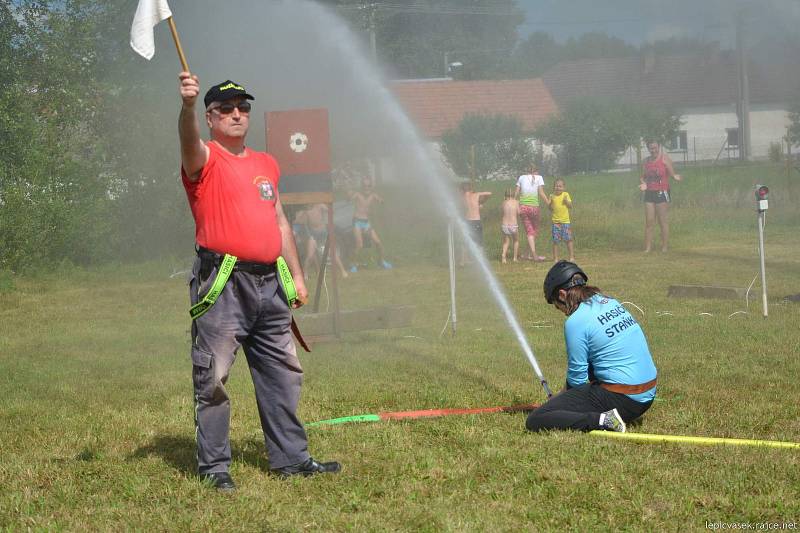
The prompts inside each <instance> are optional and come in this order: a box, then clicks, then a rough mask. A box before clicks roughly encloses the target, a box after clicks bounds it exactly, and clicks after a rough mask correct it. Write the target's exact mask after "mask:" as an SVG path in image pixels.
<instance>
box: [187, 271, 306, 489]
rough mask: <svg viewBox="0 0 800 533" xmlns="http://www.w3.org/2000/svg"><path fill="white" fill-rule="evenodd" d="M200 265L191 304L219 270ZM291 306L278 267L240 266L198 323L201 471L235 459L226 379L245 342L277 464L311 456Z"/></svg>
mask: <svg viewBox="0 0 800 533" xmlns="http://www.w3.org/2000/svg"><path fill="white" fill-rule="evenodd" d="M199 270H200V260H199V258H198V259H197V260H196V261H195V263H194V268H193V269H192V274H193V276H192V281H191V282H190V283H189V294H190V300H191V303H192V305H194V304H195V303H196V302H197V301H198V299H199V298H200V296H203V295H205V293H206V292H207V291H208V289H209V288H210V286H211V284H212V282H213V281H214V278H215V276H216V275H217V269H216V268H214V270H213V271H212V272H211V274H210V275H209V276H208V278H207V279H203V280H200V279H199V277H200V274H199ZM291 320H292V319H291V310H290V309H289V305H288V303H287V302H286V299H285V296H284V294H283V290H282V289H281V288H280V285H279V283H278V279H277V275H276V274H275V273H272V274H268V275H256V274H250V273H247V272H240V271H234V272H233V273H232V274H231V277H230V279H229V280H228V283H227V284H226V285H225V289H224V290H223V291H222V293H221V294H220V295H219V298H218V299H217V302H216V303H215V304H214V306H213V307H211V309H209V310H208V311H207V312H206V313H205V314H204V315H202V316H200V317H199V318H197V319H196V320H195V321H194V322H193V324H192V352H191V355H192V365H193V368H192V380H193V382H194V398H195V432H196V438H197V469H198V473H200V474H207V473H211V472H227V471H228V468H229V466H230V464H231V446H230V438H229V432H230V414H231V406H230V399H229V398H228V393H227V392H226V391H225V383H226V382H227V380H228V373H229V371H230V369H231V366H232V365H233V362H234V360H235V359H236V352H237V350H238V349H239V347H240V346H241V347H242V348H243V351H244V354H245V356H246V358H247V364H248V366H249V367H250V375H251V376H252V378H253V385H254V386H255V394H256V403H257V404H258V414H259V417H260V418H261V428H262V430H263V431H264V440H265V442H266V446H267V454H268V456H269V464H270V468H281V467H284V466H288V465H292V464H297V463H301V462H303V461H305V460H306V459H308V457H309V454H308V440H307V437H306V432H305V429H304V428H303V424H302V423H301V422H300V420H299V419H298V418H297V416H296V414H295V413H296V412H297V404H298V401H299V400H300V387H301V385H302V382H303V369H302V368H301V367H300V361H299V359H298V358H297V351H296V349H295V345H294V341H293V340H292V333H291Z"/></svg>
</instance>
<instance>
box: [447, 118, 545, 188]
mask: <svg viewBox="0 0 800 533" xmlns="http://www.w3.org/2000/svg"><path fill="white" fill-rule="evenodd" d="M442 155H443V156H444V157H445V159H446V160H447V163H448V165H450V168H451V169H453V172H455V173H456V174H457V175H459V176H462V177H470V178H474V179H478V180H484V179H489V178H497V177H509V176H512V175H513V176H514V177H516V174H518V173H519V172H521V171H523V170H524V169H525V168H526V167H527V166H528V165H530V164H531V163H532V162H533V161H534V157H535V156H534V150H533V145H532V144H531V141H530V139H529V138H528V136H527V135H525V134H524V133H523V131H522V122H521V121H520V120H519V119H518V118H516V117H513V116H508V115H467V116H465V117H464V118H463V119H462V120H461V122H460V123H459V124H458V127H456V128H455V129H452V130H448V131H446V132H444V134H442ZM503 174H506V176H503Z"/></svg>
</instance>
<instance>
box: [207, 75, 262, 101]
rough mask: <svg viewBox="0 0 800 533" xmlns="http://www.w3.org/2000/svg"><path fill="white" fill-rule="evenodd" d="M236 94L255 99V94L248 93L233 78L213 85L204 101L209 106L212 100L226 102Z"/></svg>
mask: <svg viewBox="0 0 800 533" xmlns="http://www.w3.org/2000/svg"><path fill="white" fill-rule="evenodd" d="M236 96H243V97H244V98H245V99H247V100H255V98H253V95H251V94H248V93H247V91H246V90H245V89H244V87H242V86H241V85H239V84H238V83H234V82H232V81H231V80H225V81H223V82H222V83H218V84H217V85H214V86H213V87H211V88H210V89H209V90H208V92H207V93H206V96H205V98H203V102H204V103H205V104H206V107H208V106H209V104H211V102H224V101H225V100H230V99H231V98H235V97H236Z"/></svg>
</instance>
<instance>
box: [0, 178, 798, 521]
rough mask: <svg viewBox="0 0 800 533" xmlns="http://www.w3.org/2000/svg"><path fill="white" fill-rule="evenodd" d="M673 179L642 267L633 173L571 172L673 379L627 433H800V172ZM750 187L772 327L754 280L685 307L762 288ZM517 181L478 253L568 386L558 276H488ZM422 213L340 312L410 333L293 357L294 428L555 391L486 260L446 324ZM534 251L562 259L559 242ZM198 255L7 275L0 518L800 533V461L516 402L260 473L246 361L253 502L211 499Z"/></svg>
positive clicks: (380, 427)
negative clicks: (196, 289)
mask: <svg viewBox="0 0 800 533" xmlns="http://www.w3.org/2000/svg"><path fill="white" fill-rule="evenodd" d="M682 173H683V175H684V177H685V181H684V182H682V183H679V184H677V185H676V186H675V189H674V196H675V202H674V203H673V205H672V210H671V215H672V225H671V226H672V242H671V250H670V251H669V252H668V253H666V254H661V253H653V254H649V255H644V254H642V253H641V251H640V250H641V247H642V219H643V214H642V211H643V209H642V207H641V204H640V203H639V196H638V193H637V192H636V190H635V188H636V183H637V178H636V177H635V176H632V175H627V174H618V175H597V176H578V177H568V178H567V190H568V191H570V193H571V194H572V196H573V199H574V201H575V204H576V207H575V210H574V212H573V221H574V229H575V234H576V239H577V241H576V256H577V259H578V262H579V263H580V264H581V266H582V267H583V268H584V269H585V270H586V271H587V272H588V273H589V276H590V278H591V281H592V282H593V283H595V284H597V285H598V286H599V287H601V288H602V289H603V290H605V291H606V292H608V293H609V294H611V295H613V296H615V297H617V298H618V299H620V300H621V301H627V302H632V303H633V304H635V305H636V306H638V308H639V309H641V311H640V310H639V309H637V308H635V307H633V306H632V305H629V309H630V310H631V311H632V313H633V314H634V316H636V318H637V319H638V320H639V321H640V323H641V324H642V327H643V328H644V331H645V333H646V335H647V337H648V340H649V342H650V346H651V350H652V352H653V354H654V358H655V360H656V364H657V366H658V368H659V389H658V395H659V397H658V401H656V402H655V403H654V405H653V407H652V408H651V409H650V411H649V412H648V413H647V414H646V415H645V417H644V418H643V420H642V422H641V424H640V425H638V426H636V427H633V428H632V431H634V432H641V433H661V434H676V435H694V436H715V437H737V438H746V439H751V438H754V439H774V440H782V441H795V442H800V410H798V405H800V388H799V387H798V386H797V381H798V376H800V339H799V338H798V323H800V304H799V303H794V302H790V301H785V300H783V297H784V296H787V295H791V294H797V293H800V281H798V279H799V278H800V233H798V231H797V229H798V227H800V207H798V206H800V176H798V175H797V174H794V175H791V176H787V175H786V173H785V171H784V170H782V169H780V168H777V167H767V166H752V167H741V168H711V169H709V168H687V169H683V172H682ZM756 182H759V183H761V182H763V183H767V184H768V185H769V186H770V188H771V191H772V193H771V196H770V209H769V212H768V218H767V227H766V233H765V234H766V243H767V244H766V249H767V275H768V278H767V279H768V288H769V305H770V308H769V317H768V318H766V319H765V318H763V317H762V316H761V306H760V284H759V281H758V280H756V282H755V284H754V285H753V287H752V290H751V292H750V296H749V301H747V302H746V301H745V300H708V299H681V300H678V299H671V298H668V297H667V287H668V286H669V285H672V284H697V285H699V284H709V285H720V286H733V287H744V288H746V287H748V286H749V285H750V283H751V281H752V280H753V278H754V277H755V276H756V275H757V273H758V250H757V231H756V214H755V211H754V207H755V202H754V200H753V197H752V185H753V184H754V183H756ZM509 185H510V183H492V184H490V185H489V187H490V189H491V190H493V191H495V192H496V194H495V195H494V196H493V197H492V199H491V200H490V202H489V204H487V206H486V208H485V210H484V214H485V217H484V218H485V227H486V230H485V233H486V237H487V252H488V254H489V255H490V257H491V259H492V261H493V266H494V268H495V270H496V272H497V275H498V276H499V278H500V280H501V282H502V284H503V286H504V287H505V289H506V292H507V294H508V297H509V299H510V301H511V304H512V306H513V308H514V309H515V311H516V312H517V314H518V317H519V320H520V323H521V324H522V326H523V328H524V330H525V332H526V334H527V337H528V339H529V341H530V342H531V344H532V345H533V347H534V351H535V353H536V355H537V358H538V360H539V363H540V364H541V366H542V370H543V371H544V373H545V375H546V376H547V378H548V380H549V381H550V383H551V385H553V386H554V387H555V388H560V384H561V383H563V381H564V376H565V369H564V366H565V355H564V348H563V335H562V330H561V327H562V324H563V319H564V318H563V316H562V315H561V314H560V313H558V312H556V311H555V310H554V309H553V308H552V307H548V306H547V305H546V304H545V302H544V301H543V299H542V296H541V284H542V279H543V277H544V273H545V272H546V269H547V266H546V265H541V264H533V263H520V264H509V265H500V264H498V263H497V254H498V251H499V221H498V206H499V198H498V196H501V197H502V194H501V192H502V190H503V188H505V187H507V186H509ZM549 185H550V181H549V180H548V186H549ZM387 196H388V195H387ZM406 207H407V206H403V205H398V204H397V203H387V204H386V205H385V206H384V208H383V213H382V217H381V218H380V219H379V220H378V226H379V228H380V229H381V230H382V231H383V236H384V241H385V242H386V244H387V249H388V251H389V259H390V260H391V261H393V262H394V263H395V265H396V268H395V269H394V270H392V271H383V270H378V269H366V270H363V271H362V272H359V273H358V274H356V275H353V276H351V277H350V278H349V279H347V280H344V282H343V283H342V286H341V292H342V306H343V307H344V308H348V309H355V308H366V307H372V306H374V305H382V304H389V303H391V304H413V305H415V306H416V312H415V318H414V323H413V326H412V327H409V328H405V329H397V330H377V331H364V332H359V333H354V334H348V335H346V336H345V337H344V338H343V339H342V340H341V342H337V343H326V344H318V345H317V346H315V349H314V352H313V353H311V354H303V355H301V359H302V362H303V365H304V368H305V372H306V376H305V385H304V388H303V398H302V400H301V406H300V413H299V414H300V416H301V418H302V419H303V420H304V421H306V422H312V421H316V420H323V419H328V418H334V417H340V416H348V415H355V414H365V413H376V412H379V411H396V410H410V409H429V408H430V409H432V408H446V407H453V408H462V407H463V408H466V407H489V406H500V405H512V404H517V403H528V402H541V401H542V400H543V399H544V397H543V393H542V391H541V387H540V386H539V385H538V384H537V383H536V380H535V376H534V373H533V370H532V369H531V368H530V366H529V364H528V362H527V360H526V359H525V357H524V356H523V354H522V351H521V350H520V347H519V346H518V344H517V343H516V341H515V339H514V338H513V336H512V334H511V333H510V330H509V329H508V327H507V326H506V325H505V323H504V321H503V319H502V316H501V315H500V313H499V311H498V310H497V306H496V305H495V303H494V300H493V298H492V295H490V294H488V292H487V291H486V290H485V289H484V288H483V287H484V286H485V283H484V282H483V281H482V280H481V279H480V277H479V276H478V274H477V273H476V272H474V271H472V270H470V269H463V270H459V272H458V276H457V277H458V331H457V334H456V335H455V336H451V335H450V332H449V328H447V329H445V328H444V326H445V323H446V320H447V317H448V311H449V288H448V277H447V270H446V256H445V248H444V246H445V239H444V235H443V233H444V232H443V231H440V230H441V228H442V223H441V221H437V220H436V218H435V217H433V216H432V215H431V216H425V215H416V216H414V217H409V216H407V214H405V211H404V210H405V208H406ZM404 215H405V216H404ZM399 220H402V223H398V222H396V221H399ZM538 242H539V246H540V247H541V249H540V251H545V252H546V255H547V256H548V257H549V256H550V249H549V246H550V245H549V243H548V242H547V240H546V239H545V238H540V239H539V241H538ZM656 243H658V240H656ZM656 246H657V244H656ZM187 249H190V244H188V245H187ZM184 267H185V265H183V264H182V263H181V262H179V261H178V262H173V263H170V262H168V261H163V262H154V263H148V264H141V265H114V266H107V267H101V268H96V269H92V270H84V269H78V268H69V267H64V268H61V269H56V270H55V271H53V272H52V273H50V274H47V275H39V276H35V277H17V276H13V275H11V274H9V273H0V274H1V275H0V386H2V390H3V391H4V392H3V401H2V408H0V423H2V425H3V428H4V430H3V431H2V432H1V433H0V450H2V452H3V457H2V460H0V528H3V529H8V530H12V531H13V530H47V531H52V530H56V531H59V530H61V531H84V530H96V531H108V530H141V531H153V530H155V531H161V530H173V531H189V530H191V531H216V530H235V531H273V530H275V531H287V530H288V531H294V530H356V531H361V530H407V531H412V530H413V531H417V530H421V531H440V530H450V531H464V530H473V531H522V530H524V531H528V530H561V529H565V528H576V529H579V530H595V529H599V530H611V529H615V530H616V529H623V530H639V531H654V530H685V529H704V528H706V526H707V523H709V524H710V523H722V522H724V523H728V524H730V523H731V522H747V523H750V524H752V525H753V528H756V527H758V525H759V524H764V523H767V522H770V523H778V524H781V523H785V524H790V523H793V524H795V526H794V527H795V529H797V528H800V468H799V467H800V450H796V449H795V450H787V449H771V448H753V447H702V446H693V445H675V444H640V443H633V442H623V441H610V440H606V439H601V438H598V437H596V436H592V435H586V434H581V433H572V432H553V433H549V434H539V435H533V434H528V433H526V431H525V430H524V417H523V416H522V415H520V414H488V415H473V416H453V417H445V418H435V419H425V420H413V421H403V422H379V423H361V424H351V425H341V426H329V427H316V428H310V429H309V430H308V433H309V441H310V451H311V452H312V454H314V455H315V456H316V457H318V458H320V459H325V460H328V459H337V460H339V461H341V462H342V464H343V468H344V470H343V472H342V473H341V474H340V475H338V476H329V477H318V478H309V479H302V480H300V479H298V480H288V481H284V480H279V479H276V478H274V477H272V476H271V475H269V473H268V461H267V458H266V455H265V452H264V445H263V440H262V436H261V430H260V425H259V421H258V415H257V412H256V407H255V401H254V398H253V387H252V384H251V382H250V377H249V373H248V369H247V365H246V363H245V361H244V360H243V358H240V359H241V360H240V361H238V362H237V364H236V365H235V366H234V369H233V372H232V375H231V379H230V382H229V391H230V393H231V396H232V402H233V419H232V425H231V428H232V429H231V437H232V446H233V455H234V459H233V465H232V474H233V476H234V478H235V479H236V481H237V483H238V485H239V487H240V489H239V491H238V492H236V493H235V494H234V495H221V494H217V493H215V492H213V491H211V490H209V489H208V488H206V487H204V486H203V485H201V484H200V483H199V482H198V481H197V480H196V478H195V477H194V469H195V464H194V432H193V422H192V409H193V405H192V391H191V362H190V359H189V342H190V341H189V331H188V330H189V320H188V314H187V291H186V283H185V279H184V278H183V277H182V276H174V277H170V274H172V273H173V271H174V270H175V269H176V268H184ZM324 307H325V305H324V304H323V308H324ZM737 311H745V312H746V313H737ZM443 329H445V332H444V334H443V335H442V334H441V332H442V331H443Z"/></svg>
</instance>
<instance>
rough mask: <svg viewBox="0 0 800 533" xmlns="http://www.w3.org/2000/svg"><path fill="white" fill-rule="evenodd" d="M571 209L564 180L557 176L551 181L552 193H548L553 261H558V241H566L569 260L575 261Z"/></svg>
mask: <svg viewBox="0 0 800 533" xmlns="http://www.w3.org/2000/svg"><path fill="white" fill-rule="evenodd" d="M570 209H572V197H571V196H570V195H569V193H568V192H567V191H565V190H564V180H563V179H561V178H559V179H557V180H556V181H555V182H554V183H553V194H551V195H550V210H551V211H552V217H553V261H555V262H558V243H559V242H566V243H567V250H568V251H569V260H570V261H572V262H574V261H575V248H574V246H573V240H572V227H571V226H570V219H569V211H570Z"/></svg>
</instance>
